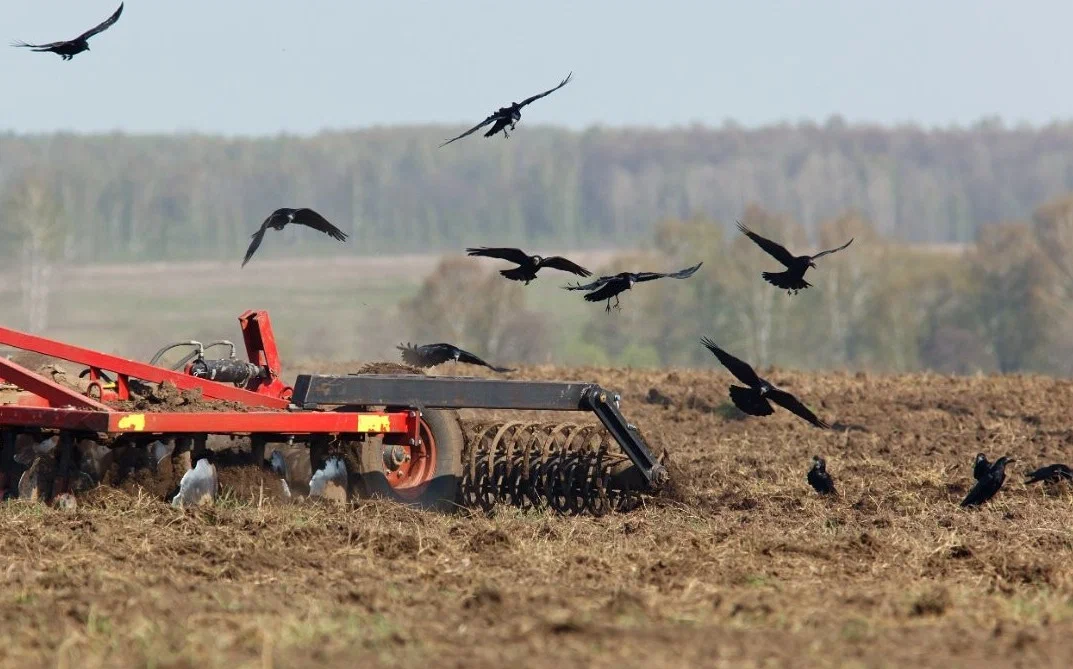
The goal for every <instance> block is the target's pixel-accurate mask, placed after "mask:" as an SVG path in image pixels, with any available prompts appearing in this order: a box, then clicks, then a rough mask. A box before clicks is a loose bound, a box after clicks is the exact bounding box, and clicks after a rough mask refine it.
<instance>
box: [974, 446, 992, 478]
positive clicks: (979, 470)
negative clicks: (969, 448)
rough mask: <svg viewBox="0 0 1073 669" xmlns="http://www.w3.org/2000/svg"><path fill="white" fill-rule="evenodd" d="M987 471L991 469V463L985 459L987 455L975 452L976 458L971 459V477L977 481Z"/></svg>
mask: <svg viewBox="0 0 1073 669" xmlns="http://www.w3.org/2000/svg"><path fill="white" fill-rule="evenodd" d="M989 471H991V463H990V462H988V461H987V456H986V455H984V454H983V453H977V454H976V459H975V460H973V461H972V477H973V478H974V479H976V480H977V481H979V480H980V479H981V478H983V477H984V476H986V475H987V472H989Z"/></svg>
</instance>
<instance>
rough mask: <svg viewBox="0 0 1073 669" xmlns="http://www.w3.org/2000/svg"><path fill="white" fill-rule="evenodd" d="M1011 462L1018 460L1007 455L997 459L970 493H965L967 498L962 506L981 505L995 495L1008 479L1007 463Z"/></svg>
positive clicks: (962, 502) (962, 501)
mask: <svg viewBox="0 0 1073 669" xmlns="http://www.w3.org/2000/svg"><path fill="white" fill-rule="evenodd" d="M1011 462H1016V460H1014V459H1012V458H1008V457H1006V456H1005V455H1004V456H1002V457H1001V458H999V459H998V460H995V462H994V464H992V465H991V468H990V469H988V470H987V473H986V474H984V475H983V476H982V477H980V480H978V481H977V482H976V485H974V486H973V487H972V490H970V491H969V494H968V495H965V499H963V500H961V506H979V505H981V504H983V503H984V502H986V501H987V500H989V499H991V498H992V497H994V496H995V493H997V492H998V489H999V488H1001V487H1002V482H1003V481H1005V480H1006V465H1007V464H1009V463H1011Z"/></svg>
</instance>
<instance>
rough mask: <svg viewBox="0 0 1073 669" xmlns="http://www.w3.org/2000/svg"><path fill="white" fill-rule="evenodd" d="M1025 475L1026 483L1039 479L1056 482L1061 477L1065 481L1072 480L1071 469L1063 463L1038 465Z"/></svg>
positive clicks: (1035, 481) (1060, 479) (1072, 470)
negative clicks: (1037, 467)
mask: <svg viewBox="0 0 1073 669" xmlns="http://www.w3.org/2000/svg"><path fill="white" fill-rule="evenodd" d="M1025 477H1026V478H1025V484H1026V485H1027V484H1029V483H1039V482H1040V481H1047V482H1048V483H1058V482H1059V481H1062V480H1063V479H1064V480H1066V481H1073V469H1070V468H1069V467H1067V466H1066V465H1063V464H1055V465H1047V466H1046V467H1040V468H1039V469H1037V470H1036V471H1034V472H1030V473H1028V474H1026V475H1025Z"/></svg>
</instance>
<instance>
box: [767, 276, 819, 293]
mask: <svg viewBox="0 0 1073 669" xmlns="http://www.w3.org/2000/svg"><path fill="white" fill-rule="evenodd" d="M760 276H762V277H764V281H767V282H768V283H770V284H771V285H773V286H777V287H779V288H782V289H783V290H804V289H805V288H811V287H812V284H811V283H809V282H808V281H805V280H804V279H801V278H796V277H792V276H790V273H789V272H761V274H760Z"/></svg>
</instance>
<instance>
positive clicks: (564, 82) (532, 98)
mask: <svg viewBox="0 0 1073 669" xmlns="http://www.w3.org/2000/svg"><path fill="white" fill-rule="evenodd" d="M573 76H574V73H573V72H572V71H571V72H570V74H568V75H566V79H563V80H562V81H560V82H559V85H558V86H556V87H555V88H549V89H548V90H546V91H544V92H543V93H537V94H536V95H533V96H530V97H528V98H526V99H524V100H522V101H521V102H519V103H518V106H519V107H524V106H525V105H527V104H529V103H530V102H535V101H537V100H539V99H540V98H542V97H544V96H545V95H550V94H552V93H554V92H555V91H557V90H559V89H560V88H562V87H563V86H565V85H567V84H568V83H570V79H571V78H572V77H573Z"/></svg>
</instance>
